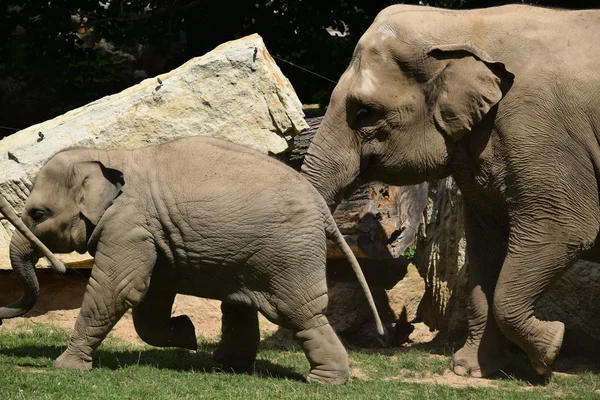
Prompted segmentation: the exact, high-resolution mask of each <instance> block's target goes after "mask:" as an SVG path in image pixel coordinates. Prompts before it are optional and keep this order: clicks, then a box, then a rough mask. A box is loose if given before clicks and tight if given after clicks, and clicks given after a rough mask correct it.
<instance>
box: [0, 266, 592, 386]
mask: <svg viewBox="0 0 600 400" xmlns="http://www.w3.org/2000/svg"><path fill="white" fill-rule="evenodd" d="M38 279H39V281H40V298H39V300H38V302H37V304H36V306H35V307H34V309H33V310H32V311H30V312H29V313H28V314H27V315H26V316H25V318H27V319H28V320H29V321H31V322H36V323H44V324H53V325H56V326H59V327H61V328H64V329H66V330H72V329H73V327H74V325H75V320H76V318H77V314H78V313H79V306H80V305H81V302H82V300H83V294H84V291H85V287H86V284H87V279H88V277H87V276H85V275H84V274H83V273H80V272H77V271H74V272H73V271H71V272H70V273H69V274H67V275H64V276H57V275H55V274H53V273H52V272H51V271H40V272H39V273H38ZM345 291H346V292H348V293H350V294H347V296H346V297H344V298H343V299H341V301H340V302H339V304H337V305H336V302H334V310H333V311H334V312H336V313H335V315H334V316H330V317H329V318H330V321H331V323H332V325H333V326H334V328H335V329H336V331H337V332H338V333H340V332H341V333H342V334H341V336H343V337H344V340H345V341H346V343H349V344H350V345H351V346H352V345H354V346H355V345H359V346H362V345H363V344H365V342H361V341H363V340H364V339H365V336H364V333H361V332H359V333H358V334H355V335H354V339H353V330H356V325H357V324H356V323H355V320H357V319H359V320H360V319H364V314H365V312H366V311H365V310H364V308H362V307H354V306H352V301H349V300H354V299H350V298H349V297H348V296H351V293H352V291H351V290H350V291H349V289H348V288H347V287H344V288H343V289H340V288H337V290H336V292H337V294H338V295H342V297H343V293H344V292H345ZM20 294H21V293H20V289H19V285H18V282H17V281H16V278H15V277H14V276H13V274H3V275H2V276H0V304H7V303H8V302H10V301H14V300H16V299H17V298H18V297H19V296H20ZM363 300H364V299H362V298H360V299H357V300H356V302H357V304H360V303H362V302H363ZM353 307H354V308H353ZM367 312H368V311H367ZM328 313H329V312H328ZM181 314H186V315H188V316H189V317H190V318H191V319H192V321H193V322H194V325H195V326H196V334H197V335H198V336H199V337H200V336H202V337H206V338H212V337H217V336H218V335H219V333H220V329H221V311H220V301H216V300H209V299H201V298H197V297H191V296H182V295H178V296H177V298H176V300H175V304H174V306H173V315H181ZM259 318H260V328H261V334H262V336H263V338H266V341H265V342H266V345H267V346H277V347H286V348H289V347H296V344H295V342H294V341H293V340H292V336H291V333H290V332H289V331H287V330H284V329H280V328H279V327H278V326H276V325H274V324H272V323H271V322H269V321H267V320H266V319H265V318H264V317H262V316H260V317H259ZM22 323H23V318H15V319H10V320H4V321H3V325H2V327H1V328H0V329H2V330H11V329H18V328H19V326H20V325H22ZM363 325H364V324H363ZM359 328H360V329H362V330H363V331H374V328H373V326H372V321H370V322H369V323H368V324H366V325H365V327H364V328H363V327H362V325H360V324H359ZM360 329H359V330H360ZM436 333H437V332H430V331H429V328H428V327H427V326H426V325H424V324H422V323H417V324H414V330H413V331H412V333H410V335H409V336H408V338H409V340H408V342H407V343H404V344H403V345H402V346H403V347H410V346H419V345H425V346H427V343H429V342H431V341H432V340H433V339H434V338H435V336H436ZM111 335H113V336H116V337H118V338H120V339H122V340H125V341H128V342H130V343H136V344H141V343H142V341H141V340H140V339H139V337H138V336H137V334H136V332H135V329H134V326H133V321H132V317H131V312H127V313H126V314H125V316H124V317H123V318H122V319H121V320H120V321H119V323H118V324H117V325H116V327H115V328H113V330H112V331H111ZM356 338H358V339H356ZM371 339H372V338H371ZM371 339H369V338H367V339H366V341H367V342H368V343H366V344H367V346H366V347H376V346H372V341H373V340H371ZM369 344H371V345H369ZM380 350H381V349H373V351H380ZM386 350H387V349H386ZM398 350H399V349H397V348H396V349H389V351H390V356H391V357H392V358H393V357H397V356H401V355H396V352H397V351H398ZM384 351H385V350H384ZM400 352H401V351H400ZM431 357H444V356H441V355H438V354H431ZM554 367H555V371H556V372H555V374H558V375H561V374H562V375H572V374H577V373H580V372H581V371H584V370H588V371H589V370H592V371H596V372H598V373H600V371H599V370H598V366H597V365H595V363H593V362H590V360H584V359H578V358H559V359H558V360H557V362H556V364H555V366H554ZM351 373H352V375H353V377H354V378H355V379H367V378H366V377H365V375H364V373H362V371H361V370H360V369H358V368H354V369H353V370H352V371H351ZM398 379H400V380H402V381H405V382H409V381H411V380H412V381H415V382H417V381H418V382H421V383H435V384H441V385H447V386H451V387H471V386H478V387H482V386H483V387H496V386H498V384H499V383H498V381H497V380H494V379H473V378H469V377H461V376H457V375H455V374H454V373H452V372H451V371H450V370H446V371H445V372H444V373H443V374H441V375H431V374H429V375H427V374H426V375H424V376H419V377H414V378H407V377H398ZM367 380H368V379H367Z"/></svg>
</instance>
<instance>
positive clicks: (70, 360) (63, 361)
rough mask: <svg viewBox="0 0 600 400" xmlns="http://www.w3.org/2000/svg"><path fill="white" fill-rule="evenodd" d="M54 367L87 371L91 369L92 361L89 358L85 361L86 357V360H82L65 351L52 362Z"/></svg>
mask: <svg viewBox="0 0 600 400" xmlns="http://www.w3.org/2000/svg"><path fill="white" fill-rule="evenodd" d="M54 367H55V368H64V369H78V370H82V371H89V370H91V369H92V360H91V358H90V359H87V357H86V359H83V358H82V357H81V356H80V355H78V354H76V353H74V352H71V351H70V350H69V349H67V350H65V351H64V352H63V353H62V354H61V355H60V356H59V357H58V358H57V359H56V360H54Z"/></svg>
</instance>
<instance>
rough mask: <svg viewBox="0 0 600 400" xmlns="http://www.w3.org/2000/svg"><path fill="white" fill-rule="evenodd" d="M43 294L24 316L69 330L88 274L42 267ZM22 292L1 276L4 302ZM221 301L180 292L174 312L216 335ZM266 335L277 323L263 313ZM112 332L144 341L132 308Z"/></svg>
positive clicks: (10, 324)
mask: <svg viewBox="0 0 600 400" xmlns="http://www.w3.org/2000/svg"><path fill="white" fill-rule="evenodd" d="M38 280H39V283H40V296H39V299H38V301H37V303H36V305H35V307H34V308H33V309H32V310H31V311H30V312H29V313H27V314H26V315H25V316H24V318H27V319H28V320H29V321H32V322H35V323H41V324H53V325H56V326H59V327H60V328H63V329H66V330H69V331H71V330H73V327H74V326H75V320H76V319H77V315H78V314H79V307H80V306H81V302H82V301H83V295H84V293H85V287H86V285H87V277H86V276H83V275H82V274H80V276H78V274H77V273H72V272H71V273H70V275H63V276H59V275H56V274H53V273H52V272H51V271H50V270H40V271H38ZM20 296H21V289H20V286H19V283H18V282H17V279H16V277H15V275H14V274H3V275H2V276H0V304H7V303H10V302H12V301H15V300H16V299H18V298H19V297H20ZM220 306H221V302H220V301H217V300H210V299H202V298H198V297H192V296H183V295H178V296H177V297H176V298H175V303H174V304H173V311H172V314H173V315H174V316H176V315H182V314H186V315H188V316H189V317H190V319H191V320H192V322H194V325H195V327H196V335H198V336H199V337H200V336H202V337H216V336H218V335H219V334H220V333H221V308H220ZM22 321H23V318H14V319H6V320H3V321H2V322H3V325H2V327H0V329H3V330H6V329H13V330H14V329H18V328H19V325H20V323H21V322H22ZM259 321H260V327H261V333H262V334H263V335H270V334H272V333H274V332H275V331H277V329H278V327H277V325H274V324H272V323H270V322H269V321H267V320H266V319H265V318H264V317H262V316H260V319H259ZM111 335H112V336H116V337H118V338H120V339H123V340H125V341H127V342H130V343H142V341H141V339H139V337H138V335H137V333H136V332H135V328H134V326H133V319H132V316H131V311H128V312H127V313H126V314H125V315H124V316H123V318H121V320H120V321H119V322H118V323H117V325H116V326H115V327H114V328H113V329H112V330H111Z"/></svg>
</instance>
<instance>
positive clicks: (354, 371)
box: [350, 367, 372, 381]
mask: <svg viewBox="0 0 600 400" xmlns="http://www.w3.org/2000/svg"><path fill="white" fill-rule="evenodd" d="M350 376H351V377H352V378H354V379H358V380H359V381H371V380H372V379H371V378H369V376H368V375H367V374H365V372H364V371H363V370H362V369H360V368H358V367H354V368H351V369H350Z"/></svg>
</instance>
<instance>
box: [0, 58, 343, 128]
mask: <svg viewBox="0 0 600 400" xmlns="http://www.w3.org/2000/svg"><path fill="white" fill-rule="evenodd" d="M271 56H272V57H273V58H276V59H278V60H279V61H283V62H284V63H288V64H290V65H291V66H292V67H296V68H298V69H301V70H302V71H306V72H308V73H309V74H313V75H315V76H318V77H319V78H321V79H325V80H326V81H329V82H331V83H335V84H337V82H336V81H334V80H333V79H329V78H328V77H326V76H323V75H320V74H317V73H316V72H313V71H311V70H309V69H306V68H304V67H301V66H299V65H296V64H294V63H293V62H291V61H288V60H284V59H283V58H281V57H278V56H276V55H273V54H271ZM0 129H10V130H13V131H21V130H22V129H19V128H11V127H10V126H2V125H0Z"/></svg>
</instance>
